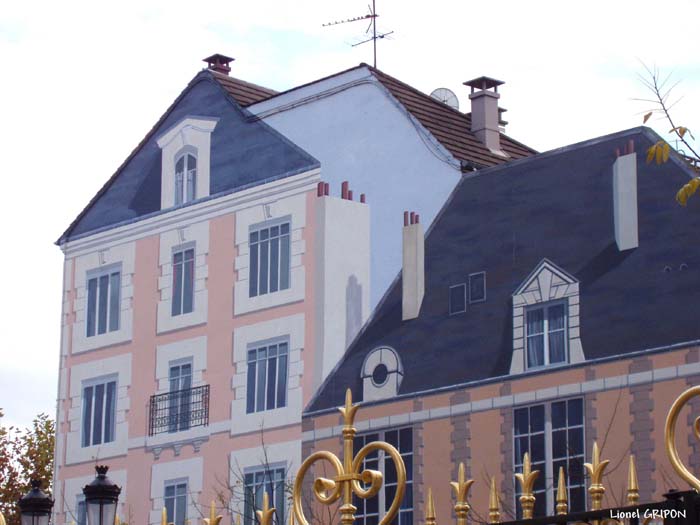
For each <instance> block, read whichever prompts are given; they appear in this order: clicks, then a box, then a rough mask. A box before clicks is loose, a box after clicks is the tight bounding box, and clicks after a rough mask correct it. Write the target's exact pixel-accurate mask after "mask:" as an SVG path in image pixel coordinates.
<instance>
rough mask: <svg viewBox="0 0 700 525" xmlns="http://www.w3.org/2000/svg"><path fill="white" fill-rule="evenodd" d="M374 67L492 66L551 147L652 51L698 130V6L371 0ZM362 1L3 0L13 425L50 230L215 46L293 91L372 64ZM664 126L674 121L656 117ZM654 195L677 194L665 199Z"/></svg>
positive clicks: (32, 360) (45, 333)
mask: <svg viewBox="0 0 700 525" xmlns="http://www.w3.org/2000/svg"><path fill="white" fill-rule="evenodd" d="M377 1H378V4H377V12H378V13H379V15H380V18H379V23H378V27H379V29H380V31H394V33H393V34H392V35H391V39H385V40H382V41H380V42H379V48H378V49H379V50H378V55H379V57H378V64H377V65H378V67H379V68H380V69H382V70H384V71H385V72H387V73H389V74H391V75H393V76H395V77H397V78H399V79H401V80H403V81H404V82H407V83H409V84H411V85H413V86H415V87H417V88H419V89H421V90H422V91H425V92H428V93H429V92H430V91H432V90H433V89H435V88H437V87H447V88H450V89H452V90H453V91H454V92H455V93H456V94H457V96H458V98H459V100H460V102H461V103H462V109H463V110H464V109H467V108H466V105H467V104H468V98H467V88H466V87H464V86H462V82H464V81H466V80H469V79H471V78H474V77H477V76H481V75H488V76H491V77H495V78H498V79H501V80H504V81H505V82H506V84H505V85H504V86H502V88H501V89H500V92H501V100H500V102H501V106H502V107H505V108H507V109H508V113H507V114H506V120H508V121H509V125H508V128H507V132H508V133H509V134H510V135H512V136H513V137H515V138H516V139H518V140H520V141H522V142H525V143H526V144H528V145H530V146H532V147H534V148H536V149H538V150H540V151H544V150H548V149H551V148H554V147H558V146H563V145H566V144H569V143H572V142H577V141H581V140H585V139H588V138H592V137H595V136H598V135H602V134H606V133H611V132H614V131H619V130H621V129H626V128H630V127H634V126H637V125H639V124H641V119H642V114H643V113H644V110H645V109H646V108H647V107H648V104H644V103H640V102H635V101H634V100H633V99H634V98H645V97H647V96H648V93H647V92H646V91H645V90H644V88H643V87H642V85H641V83H640V82H639V80H638V75H639V74H640V73H642V72H643V68H642V65H641V64H642V62H644V63H646V64H648V65H657V66H658V67H660V68H661V69H662V70H663V71H664V72H666V73H673V76H674V78H675V79H676V80H680V81H681V83H680V84H679V85H678V86H677V87H676V88H675V95H676V96H677V97H680V96H683V97H684V99H683V100H682V101H681V102H680V103H679V104H678V105H677V106H676V107H675V108H674V112H675V113H676V114H677V120H678V123H682V124H684V125H687V126H688V127H690V128H691V130H693V129H694V127H698V130H697V131H698V134H699V135H700V58H698V48H699V47H700V46H699V45H698V44H700V33H698V31H697V20H699V19H700V2H698V1H697V0H676V1H675V2H666V3H665V4H664V6H663V9H661V7H660V4H659V2H651V1H649V2H647V1H639V0H637V1H634V2H622V1H619V2H611V1H605V2H602V1H592V0H589V1H588V2H561V1H557V2H538V1H530V2H524V1H522V0H514V1H510V0H501V1H499V2H495V1H490V2H477V1H448V0H430V1H426V2H408V1H406V0H377ZM367 9H368V7H367V1H366V0H345V1H344V2H337V1H335V2H334V1H327V0H326V1H321V0H298V1H295V2H290V1H288V2H281V1H270V0H255V1H252V2H251V1H235V0H234V1H228V2H218V1H208V0H200V1H198V2H180V1H174V0H169V1H167V2H165V1H163V2H153V1H148V0H145V1H144V0H142V1H139V2H132V1H121V2H109V3H107V2H95V1H94V0H92V1H86V2H72V1H70V0H68V1H61V2H57V1H47V0H39V1H27V2H6V3H5V4H3V8H2V13H0V67H1V68H2V73H1V78H2V81H1V82H0V116H1V117H2V125H0V151H2V152H3V153H4V154H3V155H2V161H1V163H0V165H1V166H2V169H1V171H0V176H1V177H2V188H3V190H4V192H3V195H4V199H3V200H4V202H3V205H2V206H1V207H0V214H1V218H2V245H3V256H2V257H0V269H1V272H0V275H2V276H3V278H4V285H3V286H2V288H1V289H2V292H3V294H2V295H3V298H4V300H3V301H2V302H0V308H1V309H2V315H1V317H0V319H2V339H1V341H2V343H1V346H0V348H1V350H0V352H2V353H1V354H0V408H3V409H4V411H5V415H6V418H5V420H4V422H5V423H6V424H8V423H14V424H20V425H27V424H29V422H30V421H31V419H32V418H33V416H34V415H35V414H37V413H39V412H42V411H43V412H47V413H49V414H51V416H52V417H53V415H54V411H55V397H56V382H57V367H58V354H59V340H60V307H61V279H62V254H61V251H60V249H59V248H58V247H56V246H54V244H53V242H54V241H55V240H56V239H57V238H58V237H59V235H60V234H61V233H62V231H63V230H64V229H65V228H66V227H67V226H68V224H69V223H70V222H71V220H72V219H73V218H75V216H76V215H77V214H78V213H79V212H80V211H81V209H82V208H83V207H84V206H85V204H87V202H88V201H89V199H90V198H91V197H92V196H93V195H94V194H95V192H96V191H97V190H98V189H99V188H100V187H101V186H102V184H103V183H104V182H105V181H106V180H107V178H108V177H109V176H110V175H111V174H112V173H113V172H114V171H115V170H116V168H117V167H118V166H119V165H120V164H121V162H122V161H123V160H124V159H125V158H126V156H127V155H128V154H129V153H130V152H131V150H132V149H133V148H134V147H135V146H136V145H137V144H138V142H139V141H140V140H141V139H142V138H143V136H144V135H145V134H146V132H148V130H149V129H150V128H151V126H152V125H153V124H154V123H155V122H156V120H157V119H158V118H159V117H160V115H161V114H162V113H163V112H164V111H165V109H166V108H167V107H168V106H169V104H170V103H171V102H172V101H173V100H174V98H175V97H176V96H177V95H178V94H179V93H180V91H182V89H183V88H184V87H185V86H186V84H187V82H188V81H189V80H190V79H191V78H192V77H193V76H194V75H195V74H196V73H197V71H199V70H200V69H201V68H202V67H203V64H202V62H200V60H201V59H202V58H204V57H206V56H208V55H210V54H212V53H223V54H226V55H229V56H233V57H235V58H236V61H235V62H234V63H233V64H232V67H233V70H232V75H234V76H236V77H239V78H243V79H246V80H249V81H251V82H255V83H258V84H261V85H264V86H268V87H271V88H274V89H277V90H283V89H287V88H290V87H292V86H295V85H298V84H301V83H304V82H308V81H311V80H314V79H316V78H320V77H323V76H325V75H328V74H332V73H334V72H337V71H340V70H343V69H346V68H348V67H352V66H355V65H357V64H358V63H360V62H368V63H371V60H372V48H371V44H364V45H362V46H358V47H355V48H353V47H350V45H349V44H350V43H353V42H356V41H357V40H358V39H359V38H360V37H361V36H362V34H363V32H364V30H365V29H366V24H365V23H364V22H355V23H353V24H346V25H342V26H335V27H332V28H322V27H321V25H322V24H323V23H324V22H328V21H332V20H339V19H344V18H349V17H354V16H361V15H364V14H366V12H367ZM650 124H651V125H652V126H653V127H655V128H656V129H657V131H659V132H660V133H664V134H665V133H666V132H667V131H668V125H667V124H666V123H664V122H658V121H651V122H650ZM659 198H662V199H665V198H672V195H660V196H659Z"/></svg>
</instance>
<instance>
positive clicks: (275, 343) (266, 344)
mask: <svg viewBox="0 0 700 525" xmlns="http://www.w3.org/2000/svg"><path fill="white" fill-rule="evenodd" d="M282 346H284V349H281V348H280V347H282ZM270 347H276V348H275V356H274V357H275V359H276V366H275V378H274V383H275V386H274V397H275V401H274V406H272V407H268V397H267V394H268V392H269V388H270V387H269V385H270V378H269V377H268V375H269V372H270V368H269V361H270V359H271V357H270V355H269V351H270ZM263 350H264V351H266V356H265V357H264V358H260V357H258V356H257V355H256V357H255V359H254V361H251V353H252V352H255V353H256V354H259V353H260V352H261V351H263ZM281 355H284V356H286V359H285V360H286V363H285V367H284V371H283V372H281V371H280V366H279V363H280V359H279V358H280V356H281ZM289 361H290V350H289V338H288V337H284V338H279V339H272V340H269V341H261V342H258V343H254V344H250V345H248V350H247V352H246V374H247V379H246V414H253V413H255V412H265V411H268V410H275V409H277V408H284V407H286V406H287V399H288V398H289ZM253 362H254V363H255V370H254V372H253V373H251V371H253V368H252V367H251V366H250V365H251V363H253ZM260 363H264V364H265V366H264V371H263V373H262V374H263V375H264V379H265V386H264V389H263V400H262V404H263V406H262V408H259V407H258V404H259V403H260V399H259V398H258V391H259V389H260V384H259V380H260V378H261V373H260V370H261V369H260V367H259V365H260ZM251 376H252V378H253V380H254V381H253V386H252V389H253V397H252V399H251V397H250V389H251V384H250V380H251ZM282 377H284V400H283V402H282V404H278V403H279V396H278V393H279V392H278V390H279V388H280V386H279V384H280V380H281V379H282ZM251 402H252V403H253V408H252V409H251V408H250V403H251Z"/></svg>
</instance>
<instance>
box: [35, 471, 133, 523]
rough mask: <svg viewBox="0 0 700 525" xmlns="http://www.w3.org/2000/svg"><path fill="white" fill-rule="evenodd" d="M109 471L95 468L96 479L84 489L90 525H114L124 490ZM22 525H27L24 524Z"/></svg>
mask: <svg viewBox="0 0 700 525" xmlns="http://www.w3.org/2000/svg"><path fill="white" fill-rule="evenodd" d="M108 470H109V467H108V466H106V465H97V466H95V472H96V473H97V475H96V476H95V479H94V480H92V483H90V484H89V485H85V487H84V488H83V494H85V506H86V507H87V522H88V525H114V518H115V517H116V515H117V501H118V500H119V494H120V492H121V491H122V489H120V488H119V487H117V485H116V484H114V483H112V480H110V479H109V478H108V477H107V471H108ZM22 525H25V524H24V523H22ZM27 525H29V524H27ZM39 525H42V524H39Z"/></svg>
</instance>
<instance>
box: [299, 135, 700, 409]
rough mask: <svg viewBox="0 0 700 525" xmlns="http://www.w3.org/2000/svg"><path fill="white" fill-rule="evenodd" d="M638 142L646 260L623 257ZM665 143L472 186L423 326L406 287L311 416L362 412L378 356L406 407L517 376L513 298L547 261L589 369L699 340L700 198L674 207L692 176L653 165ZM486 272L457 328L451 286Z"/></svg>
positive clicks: (451, 217)
mask: <svg viewBox="0 0 700 525" xmlns="http://www.w3.org/2000/svg"><path fill="white" fill-rule="evenodd" d="M629 139H634V141H635V145H636V151H637V152H638V153H637V161H638V195H639V247H638V248H637V249H634V250H630V251H626V252H619V251H618V250H617V247H616V245H615V236H614V229H613V218H612V213H613V212H612V205H613V203H612V165H613V162H614V161H615V154H614V151H615V149H616V148H620V149H621V148H622V147H623V146H624V144H626V142H627V141H628V140H629ZM657 140H659V137H658V135H656V134H655V133H654V132H653V131H651V130H649V129H647V128H635V129H632V130H628V131H625V132H620V133H617V134H613V135H609V136H606V137H601V138H598V139H595V140H591V141H588V142H583V143H580V144H576V145H572V146H568V147H566V148H562V149H560V150H555V151H551V152H547V153H542V154H539V155H535V156H533V157H529V158H527V159H522V160H519V161H515V162H512V163H510V164H505V165H502V166H497V167H493V168H488V169H484V170H481V171H478V172H476V173H475V174H474V175H465V176H464V178H463V179H462V180H461V181H460V183H459V184H458V186H457V187H456V189H455V191H454V192H453V194H452V196H451V197H450V199H449V200H448V202H447V203H446V204H445V206H444V207H443V209H442V211H441V212H440V215H439V216H438V217H437V219H436V220H435V222H434V223H433V226H432V227H431V230H430V231H429V232H428V234H427V236H426V246H425V254H426V258H425V269H426V292H425V298H424V300H423V304H422V308H421V312H420V316H419V317H418V318H417V319H414V320H410V321H406V322H404V321H402V320H401V286H402V284H401V278H400V275H399V277H397V279H396V280H395V282H394V284H393V285H392V287H390V289H389V290H388V291H387V294H386V295H385V296H384V298H383V300H382V301H381V302H380V304H379V306H378V307H377V309H376V310H375V313H374V314H373V316H372V317H371V319H370V320H369V321H368V323H367V324H366V325H365V327H364V328H363V330H362V331H361V333H360V334H359V335H358V337H357V338H356V339H355V341H354V342H353V343H352V344H351V346H350V348H349V349H348V350H347V351H346V353H345V355H344V356H343V358H342V359H341V361H340V362H339V364H338V365H337V366H336V368H335V369H334V371H333V372H331V374H330V375H329V377H328V378H327V379H326V381H325V382H324V384H323V385H322V386H321V388H320V389H319V390H318V391H317V392H316V394H315V395H314V397H313V399H312V400H311V402H310V403H309V405H308V407H307V412H315V411H319V410H325V409H329V408H331V407H336V406H340V405H342V403H343V399H344V392H345V389H346V388H347V387H351V388H352V390H353V399H357V400H361V399H362V383H361V379H360V371H361V367H362V363H363V361H364V359H365V356H366V355H367V353H368V352H369V351H371V350H372V349H374V348H376V347H378V346H380V345H388V346H390V347H392V348H394V349H396V351H397V352H398V354H399V356H400V358H401V360H402V363H403V367H404V378H403V382H402V384H401V387H400V392H399V395H410V394H412V393H416V392H423V391H427V390H433V389H443V388H450V387H453V386H456V385H464V384H469V383H472V382H479V381H484V380H486V381H488V380H496V379H494V378H499V377H503V376H507V375H508V373H509V367H510V359H511V354H512V331H513V327H512V301H511V296H512V294H513V292H514V291H515V290H516V289H517V288H518V286H519V285H520V284H521V283H522V282H523V281H524V280H525V279H526V278H527V277H528V276H529V275H530V273H531V272H532V270H533V269H534V268H535V267H536V266H537V265H538V264H539V263H540V261H542V259H544V258H548V259H549V260H551V261H553V262H554V263H555V264H556V265H558V266H559V267H561V268H563V269H564V270H565V271H567V272H569V273H570V274H572V275H573V276H574V277H576V278H577V279H578V280H579V281H580V316H581V317H580V323H581V325H580V326H581V340H582V344H583V350H584V353H585V355H586V358H587V359H588V360H591V359H598V358H607V357H612V356H616V355H620V354H627V353H632V352H636V351H641V350H645V349H653V348H659V347H668V346H669V345H674V344H682V343H684V342H689V341H697V340H700V310H698V307H697V304H698V290H699V289H700V250H699V249H698V245H699V244H698V241H699V240H700V199H694V200H691V202H690V203H689V205H688V207H687V208H683V207H680V206H678V205H677V204H676V201H675V199H674V194H675V192H676V190H677V189H678V188H679V187H680V186H681V185H682V184H683V183H685V182H687V180H688V179H687V178H688V176H691V175H692V173H691V172H690V171H689V170H688V169H687V167H686V166H685V165H684V164H682V163H681V162H680V161H677V159H674V162H669V163H667V164H665V165H662V166H656V165H646V164H645V151H646V149H647V148H648V147H649V146H650V145H651V144H653V143H654V142H655V141H657ZM399 220H400V218H398V217H397V222H398V221H399ZM398 234H399V232H398V227H397V235H398ZM681 264H686V265H687V269H685V270H683V271H680V270H679V268H680V266H681ZM666 266H668V267H670V268H671V269H672V271H670V272H666V271H664V268H665V267H666ZM479 271H486V293H487V300H486V302H483V303H478V304H472V305H468V306H467V311H466V313H463V314H457V315H453V316H450V315H448V289H449V286H450V285H454V284H458V283H463V282H465V281H467V279H468V275H469V274H470V273H474V272H479Z"/></svg>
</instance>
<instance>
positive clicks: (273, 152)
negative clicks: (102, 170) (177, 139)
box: [57, 70, 319, 244]
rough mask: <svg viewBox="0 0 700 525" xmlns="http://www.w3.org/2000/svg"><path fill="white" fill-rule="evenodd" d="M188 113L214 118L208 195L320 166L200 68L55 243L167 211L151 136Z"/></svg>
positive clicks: (156, 145) (163, 130)
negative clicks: (161, 199) (256, 118)
mask: <svg viewBox="0 0 700 525" xmlns="http://www.w3.org/2000/svg"><path fill="white" fill-rule="evenodd" d="M187 116H197V117H202V116H204V117H216V118H218V119H219V121H218V123H217V125H216V128H215V129H214V131H213V133H212V136H211V160H210V196H215V195H220V194H223V193H227V192H231V191H236V190H240V189H243V188H245V187H249V186H252V185H256V184H260V183H263V182H267V181H269V180H274V179H278V178H282V177H286V176H290V175H294V174H297V173H301V172H303V171H306V170H309V169H313V168H315V167H318V166H319V162H318V161H317V160H316V159H315V158H314V157H312V156H311V155H309V154H308V153H306V152H305V151H304V150H302V149H301V148H299V147H298V146H296V145H295V144H293V143H292V142H291V141H290V140H289V139H287V138H286V137H284V136H282V135H281V134H280V133H279V132H277V131H275V130H274V129H273V128H271V127H270V126H269V125H267V124H265V123H264V122H261V121H259V120H255V119H253V118H251V114H250V113H249V112H248V110H246V109H244V108H241V107H240V106H239V105H238V103H237V102H236V101H235V100H234V98H233V97H232V95H230V94H229V93H228V92H227V91H226V90H225V89H223V88H222V86H221V84H220V82H219V81H218V80H216V79H215V77H214V74H213V73H212V72H211V71H208V70H204V71H202V72H200V73H198V74H197V75H196V76H195V77H194V79H193V80H192V81H191V82H190V83H189V84H188V86H187V87H186V88H185V90H184V91H183V92H182V93H181V94H180V96H179V97H178V98H177V99H176V100H175V102H174V103H173V104H172V105H171V106H170V108H168V110H167V111H166V112H165V114H164V115H163V116H162V117H161V118H160V120H159V121H158V122H157V123H156V125H155V126H154V127H153V129H151V131H150V132H149V133H148V134H147V135H146V137H145V138H144V139H143V141H142V142H141V143H140V144H139V145H138V146H137V147H136V149H135V150H134V151H133V152H132V153H131V155H129V157H128V158H127V159H126V161H124V163H123V164H122V165H121V166H120V167H119V169H118V170H117V171H116V173H115V174H114V175H112V177H111V178H110V179H109V180H108V181H107V182H106V184H105V185H104V186H103V187H102V189H100V191H99V192H98V193H97V195H95V197H94V198H93V199H92V200H91V201H90V203H89V204H88V205H87V206H86V208H85V209H84V210H83V211H82V212H81V213H80V215H78V217H77V218H76V219H75V220H74V221H73V223H72V224H71V225H70V226H69V227H68V229H67V230H66V231H65V232H64V233H63V235H62V236H61V238H60V239H58V241H57V244H62V243H63V242H66V241H68V240H71V239H73V238H77V237H80V236H83V235H87V234H91V233H95V232H97V231H101V230H104V229H108V228H111V227H114V226H116V225H120V224H124V223H127V222H130V221H134V220H139V219H142V218H145V217H148V216H151V215H154V214H157V213H164V212H166V211H170V210H162V211H161V209H160V185H161V180H160V179H161V151H160V148H159V147H158V144H156V139H157V137H158V136H160V135H161V134H162V133H163V132H165V131H167V130H168V129H169V128H171V127H172V126H174V125H176V124H177V123H178V122H179V121H180V120H182V119H183V118H185V117H187ZM196 202H198V201H193V202H190V203H187V204H186V205H185V206H188V205H190V204H193V203H196Z"/></svg>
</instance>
